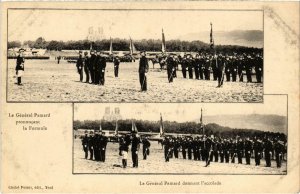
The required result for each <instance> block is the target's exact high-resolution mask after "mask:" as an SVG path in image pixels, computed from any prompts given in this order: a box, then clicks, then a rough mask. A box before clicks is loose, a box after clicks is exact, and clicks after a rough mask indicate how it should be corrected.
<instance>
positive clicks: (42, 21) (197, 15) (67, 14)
mask: <svg viewBox="0 0 300 194" xmlns="http://www.w3.org/2000/svg"><path fill="white" fill-rule="evenodd" d="M210 22H212V23H213V30H214V31H232V30H263V13H262V12H261V11H207V10H206V11H204V10H197V11H158V10H155V11H153V10H152V11H148V10H147V11H140V10H139V11H134V10H130V11H128V10H119V11H112V10H84V11H83V10H9V13H8V40H9V41H14V40H19V41H21V42H22V41H25V40H36V39H37V38H38V37H40V36H41V37H44V38H45V39H46V40H47V41H50V40H62V41H67V40H83V39H85V38H86V37H87V34H88V28H89V27H94V29H95V28H98V27H103V30H104V34H105V36H106V38H109V37H110V36H111V37H112V38H126V39H128V38H129V36H131V37H132V39H136V40H140V39H150V38H151V39H161V29H162V28H163V29H164V32H165V36H166V39H176V38H178V37H180V36H183V35H185V34H189V33H195V32H203V31H205V32H207V40H202V41H204V42H209V30H210Z"/></svg>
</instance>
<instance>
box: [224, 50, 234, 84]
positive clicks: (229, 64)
mask: <svg viewBox="0 0 300 194" xmlns="http://www.w3.org/2000/svg"><path fill="white" fill-rule="evenodd" d="M225 61H226V67H225V75H226V81H227V82H230V74H231V69H232V66H233V64H232V59H230V58H229V57H228V56H226V57H225Z"/></svg>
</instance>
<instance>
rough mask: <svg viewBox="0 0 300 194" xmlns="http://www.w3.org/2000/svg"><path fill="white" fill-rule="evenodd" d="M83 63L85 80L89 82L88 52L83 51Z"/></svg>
mask: <svg viewBox="0 0 300 194" xmlns="http://www.w3.org/2000/svg"><path fill="white" fill-rule="evenodd" d="M83 64H84V72H85V78H86V79H85V82H86V83H89V82H90V71H89V68H90V58H89V56H88V52H84V60H83Z"/></svg>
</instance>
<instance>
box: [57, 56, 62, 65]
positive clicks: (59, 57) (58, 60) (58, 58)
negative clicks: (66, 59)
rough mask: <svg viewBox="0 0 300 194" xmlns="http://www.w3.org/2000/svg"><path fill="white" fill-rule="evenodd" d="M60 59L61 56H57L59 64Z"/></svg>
mask: <svg viewBox="0 0 300 194" xmlns="http://www.w3.org/2000/svg"><path fill="white" fill-rule="evenodd" d="M60 60H61V56H58V57H57V64H59V62H60Z"/></svg>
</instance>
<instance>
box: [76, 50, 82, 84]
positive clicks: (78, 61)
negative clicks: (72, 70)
mask: <svg viewBox="0 0 300 194" xmlns="http://www.w3.org/2000/svg"><path fill="white" fill-rule="evenodd" d="M76 67H77V71H78V74H79V79H80V81H81V82H82V80H83V58H82V51H79V58H78V59H77V62H76Z"/></svg>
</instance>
